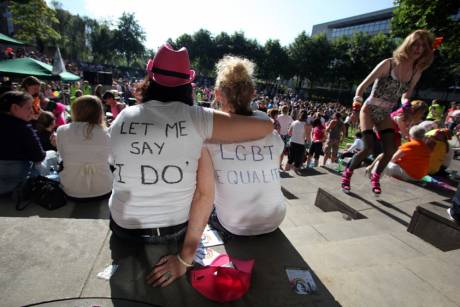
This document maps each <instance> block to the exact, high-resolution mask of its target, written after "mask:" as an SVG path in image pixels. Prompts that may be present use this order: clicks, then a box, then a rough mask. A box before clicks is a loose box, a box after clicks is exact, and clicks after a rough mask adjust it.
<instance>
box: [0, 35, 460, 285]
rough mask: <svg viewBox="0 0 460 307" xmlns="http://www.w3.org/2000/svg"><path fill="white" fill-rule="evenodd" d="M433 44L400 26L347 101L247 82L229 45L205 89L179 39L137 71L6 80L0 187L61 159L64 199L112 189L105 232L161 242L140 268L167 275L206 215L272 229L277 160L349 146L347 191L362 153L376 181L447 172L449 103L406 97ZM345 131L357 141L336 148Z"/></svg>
mask: <svg viewBox="0 0 460 307" xmlns="http://www.w3.org/2000/svg"><path fill="white" fill-rule="evenodd" d="M431 43H432V36H431V34H430V33H429V32H427V31H420V30H419V31H416V32H414V33H413V34H411V35H410V36H408V38H406V40H405V41H404V42H403V44H402V45H401V46H400V47H399V48H398V49H397V50H396V51H395V53H394V56H393V58H391V59H386V60H384V61H382V62H381V63H380V64H379V65H377V67H376V68H375V69H374V71H373V72H372V73H371V74H370V75H369V76H368V77H367V78H366V79H365V80H364V81H363V83H362V84H361V85H360V86H358V88H357V91H356V97H355V98H354V102H353V105H352V107H351V108H349V107H346V106H344V105H342V104H340V103H338V102H330V103H318V102H313V101H307V100H304V99H301V98H299V97H297V96H296V95H295V93H293V92H288V93H286V94H280V95H274V96H267V95H263V94H255V93H257V89H256V84H255V82H254V66H255V65H254V63H253V62H251V61H249V60H247V59H244V58H240V57H235V56H225V57H224V58H222V59H221V60H220V61H219V62H218V63H217V64H216V75H217V77H216V81H215V85H214V88H213V89H211V88H209V87H200V86H198V85H196V84H194V83H193V81H194V79H195V74H196V73H195V71H194V70H192V69H191V67H190V60H189V56H188V51H187V49H185V48H181V49H179V50H173V49H172V47H171V46H169V45H163V46H162V47H161V48H160V49H159V50H158V52H157V54H156V56H155V58H154V59H151V60H149V62H148V63H147V76H146V78H145V79H144V80H143V81H138V82H129V81H123V80H116V81H115V80H114V83H113V85H112V86H111V87H105V88H104V86H102V85H97V86H95V87H91V86H90V85H89V84H88V83H87V82H83V83H75V84H72V85H70V86H69V85H66V84H61V83H59V82H49V83H43V82H41V81H40V80H38V79H37V78H35V77H27V78H25V79H24V80H23V81H22V83H21V84H20V85H16V84H14V83H11V82H4V84H2V88H1V91H2V94H1V96H0V135H1V136H2V138H3V140H5V143H6V144H7V147H5V148H4V150H2V151H1V152H0V194H8V193H12V192H14V191H15V189H17V187H18V186H19V185H20V184H21V182H23V181H24V180H25V179H26V178H28V177H30V176H37V175H42V176H46V175H49V174H50V173H51V172H53V171H54V170H55V169H59V177H60V182H61V184H62V187H63V190H64V192H65V193H66V195H67V196H68V197H69V198H71V199H73V200H75V201H88V200H95V199H97V200H100V199H107V198H108V199H109V200H108V203H109V208H110V214H111V216H110V228H111V230H112V232H113V236H114V238H115V239H116V240H121V241H125V240H128V241H132V242H138V243H139V242H140V243H144V244H166V245H168V246H170V247H171V248H170V249H169V251H170V252H171V254H170V255H167V256H164V255H160V254H158V262H157V264H156V265H155V266H154V268H153V269H152V271H151V272H150V274H148V276H147V278H146V279H147V282H148V283H149V284H152V285H154V286H167V285H169V284H170V283H171V282H173V281H174V280H175V279H177V278H178V277H180V276H182V275H183V274H185V272H186V270H187V268H189V267H191V266H192V262H193V259H194V256H195V251H196V249H197V246H198V243H199V241H200V239H201V235H202V232H203V230H204V227H205V226H206V224H208V223H209V224H210V225H211V226H212V227H213V228H215V229H216V230H218V231H219V232H220V234H221V235H222V237H223V238H225V239H226V240H228V239H237V238H238V237H239V236H252V235H262V234H266V233H270V232H273V231H274V230H275V229H277V227H278V226H279V225H280V224H281V222H282V220H283V219H284V216H285V211H286V208H285V205H284V202H283V196H282V193H281V188H280V187H281V186H280V172H283V171H286V172H289V171H293V172H295V173H296V174H302V168H303V167H304V165H305V166H306V167H307V168H309V167H318V166H320V164H321V166H326V165H327V164H328V163H329V161H331V162H332V163H337V162H338V161H339V159H340V160H344V159H349V160H350V161H349V163H348V164H347V167H346V168H345V170H344V172H343V176H342V182H341V185H342V189H343V190H344V191H345V192H349V191H350V189H351V176H352V174H353V170H354V169H356V168H358V167H360V166H362V165H363V164H366V162H368V163H367V165H368V167H367V171H368V173H369V174H370V178H371V189H372V191H373V192H374V193H376V194H379V193H381V192H382V190H381V188H380V182H379V180H380V176H381V175H382V174H383V173H386V174H388V175H390V176H394V177H397V178H400V179H402V180H415V181H416V180H421V179H422V178H423V177H424V176H426V175H429V174H430V175H443V174H444V175H445V174H446V169H447V168H448V167H449V161H451V160H452V157H453V148H452V146H451V144H450V143H449V139H451V138H452V137H454V138H457V139H458V135H459V130H460V103H452V105H451V106H450V109H447V108H444V107H443V105H442V103H440V102H439V101H433V102H432V104H431V105H430V106H429V105H428V104H427V103H426V102H424V101H421V100H411V99H410V96H411V93H412V91H413V89H414V87H415V85H416V84H417V81H418V80H419V78H420V76H421V74H422V72H423V70H424V69H426V68H427V67H428V66H429V65H430V63H431V60H432V52H431V49H430V48H431ZM371 84H374V86H373V89H372V92H371V94H370V96H369V98H368V99H367V100H366V101H365V102H364V101H363V98H362V96H363V94H364V91H365V89H366V88H367V87H368V86H369V85H371ZM66 93H67V96H68V99H64V97H65V94H66ZM401 96H402V101H403V103H402V105H401V106H398V101H399V99H400V97H401ZM197 102H199V103H200V104H207V103H209V105H210V106H212V108H205V107H202V106H200V105H198V103H197ZM211 102H212V103H211ZM350 133H354V135H355V141H354V142H353V144H348V146H347V147H346V148H345V150H344V151H342V152H341V153H339V147H340V145H341V144H343V141H344V139H345V138H346V137H349V136H350ZM184 149H185V150H184ZM56 155H58V157H59V158H58V159H56ZM321 156H323V159H322V161H320V159H321ZM458 199H460V194H459V196H458V197H457V200H458ZM454 204H455V205H454V206H453V208H451V211H450V214H451V216H452V217H453V218H455V219H458V216H459V214H460V210H459V207H458V205H459V204H458V201H457V203H455V201H454Z"/></svg>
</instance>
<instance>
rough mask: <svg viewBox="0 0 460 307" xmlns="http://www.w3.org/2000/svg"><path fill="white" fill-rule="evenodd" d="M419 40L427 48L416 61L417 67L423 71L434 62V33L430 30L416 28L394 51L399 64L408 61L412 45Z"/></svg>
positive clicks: (394, 56)
mask: <svg viewBox="0 0 460 307" xmlns="http://www.w3.org/2000/svg"><path fill="white" fill-rule="evenodd" d="M417 40H421V41H422V43H423V45H424V47H425V48H424V50H423V54H422V55H421V56H420V58H418V59H417V61H415V67H417V69H420V70H422V71H423V70H425V69H427V68H428V67H429V66H430V65H431V63H432V62H433V42H434V35H433V33H431V32H430V31H428V30H416V31H414V32H412V33H411V34H409V35H408V36H407V37H406V38H405V39H404V41H403V42H402V44H401V45H399V47H398V48H396V50H395V51H393V58H394V59H395V60H396V62H397V63H398V64H400V63H401V62H403V61H407V60H408V59H409V56H410V51H411V47H412V45H413V44H414V43H415V42H416V41H417Z"/></svg>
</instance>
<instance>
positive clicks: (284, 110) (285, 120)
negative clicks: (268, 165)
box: [278, 105, 294, 168]
mask: <svg viewBox="0 0 460 307" xmlns="http://www.w3.org/2000/svg"><path fill="white" fill-rule="evenodd" d="M288 112H289V107H288V106H286V105H284V106H282V107H281V115H279V116H278V122H279V123H280V135H281V138H282V139H283V142H284V150H283V153H282V154H281V157H280V168H282V167H281V164H282V162H283V158H284V156H285V155H287V152H288V147H289V146H288V144H289V135H288V131H289V127H290V126H291V123H292V122H293V121H294V120H293V119H292V117H291V116H290V115H289V114H288Z"/></svg>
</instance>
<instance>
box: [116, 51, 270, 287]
mask: <svg viewBox="0 0 460 307" xmlns="http://www.w3.org/2000/svg"><path fill="white" fill-rule="evenodd" d="M147 73H148V76H147V77H146V79H145V81H144V84H143V86H142V88H141V92H142V103H140V104H138V105H134V106H131V107H128V108H125V109H124V110H123V111H122V112H121V113H120V114H119V115H118V117H117V118H116V120H115V121H114V122H113V124H112V126H111V131H110V137H111V146H112V157H113V164H114V165H115V167H116V169H115V172H114V174H115V179H114V182H113V192H112V196H111V198H110V200H109V207H110V213H111V218H110V227H111V229H112V231H113V234H114V236H113V238H114V239H115V240H119V239H125V240H129V241H135V242H140V243H150V244H156V245H155V246H154V247H151V246H149V245H147V246H146V247H145V248H146V249H149V255H152V253H153V255H155V257H158V260H159V261H158V262H157V263H156V264H155V263H152V266H153V265H154V267H153V270H152V271H151V272H150V274H148V275H147V283H148V284H152V285H154V286H162V287H164V286H167V285H169V284H170V283H172V282H173V281H174V280H175V279H177V278H179V277H180V276H182V275H183V274H185V272H186V270H187V268H188V267H190V266H192V263H193V258H194V255H195V251H196V249H197V246H198V243H199V241H200V239H201V235H202V232H203V229H204V227H205V225H206V223H207V221H208V217H209V214H210V212H211V210H212V206H213V200H214V190H213V177H214V174H213V170H212V167H210V166H212V164H211V163H209V161H210V160H209V159H210V157H209V155H208V154H205V152H206V151H205V150H202V147H203V143H204V142H205V141H206V140H207V141H210V142H220V143H231V142H241V141H248V140H254V139H258V138H262V137H264V136H265V135H267V134H269V133H271V132H272V130H273V125H272V123H271V121H270V120H269V119H266V120H263V119H256V118H251V117H248V116H240V115H235V114H227V113H224V112H220V111H215V110H211V109H206V108H201V107H198V106H194V105H193V97H192V85H191V83H192V81H193V80H194V78H195V71H194V70H192V69H190V60H189V56H188V51H187V49H186V48H181V49H179V50H174V49H173V48H172V47H171V46H169V45H163V46H162V47H161V48H160V49H159V50H158V53H157V54H156V56H155V58H154V59H153V60H150V61H149V63H148V64H147ZM205 160H206V161H207V162H208V163H203V161H205ZM184 237H185V239H184ZM182 239H184V241H183V242H182ZM141 246H144V245H141ZM123 247H124V248H125V246H123ZM143 248H144V247H143ZM164 255H168V256H165V257H161V256H164ZM114 260H116V259H114Z"/></svg>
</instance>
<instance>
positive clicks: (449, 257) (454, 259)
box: [434, 249, 460, 266]
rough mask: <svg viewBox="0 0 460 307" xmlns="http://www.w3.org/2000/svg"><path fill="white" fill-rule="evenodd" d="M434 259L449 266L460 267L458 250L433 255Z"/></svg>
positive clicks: (459, 252)
mask: <svg viewBox="0 0 460 307" xmlns="http://www.w3.org/2000/svg"><path fill="white" fill-rule="evenodd" d="M434 257H435V258H436V259H438V260H440V261H444V262H445V263H448V264H450V265H455V266H460V249H456V250H453V251H448V252H443V253H441V254H438V255H435V256H434Z"/></svg>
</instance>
